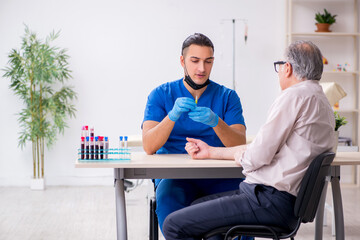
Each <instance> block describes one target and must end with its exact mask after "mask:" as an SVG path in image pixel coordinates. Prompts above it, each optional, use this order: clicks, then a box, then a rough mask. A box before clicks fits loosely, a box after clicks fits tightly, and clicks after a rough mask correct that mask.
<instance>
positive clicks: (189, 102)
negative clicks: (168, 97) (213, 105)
mask: <svg viewBox="0 0 360 240" xmlns="http://www.w3.org/2000/svg"><path fill="white" fill-rule="evenodd" d="M195 108H196V104H195V101H194V99H191V98H188V97H181V98H177V99H176V101H175V103H174V107H173V109H171V111H170V112H169V113H168V116H169V118H170V120H171V121H174V122H176V121H177V120H178V119H179V118H180V116H181V114H183V113H184V112H189V111H191V110H193V109H195Z"/></svg>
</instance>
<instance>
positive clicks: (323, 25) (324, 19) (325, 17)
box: [315, 8, 337, 32]
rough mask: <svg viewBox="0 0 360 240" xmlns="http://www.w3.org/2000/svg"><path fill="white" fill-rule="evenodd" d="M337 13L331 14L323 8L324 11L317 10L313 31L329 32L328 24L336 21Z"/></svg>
mask: <svg viewBox="0 0 360 240" xmlns="http://www.w3.org/2000/svg"><path fill="white" fill-rule="evenodd" d="M336 16H337V15H331V13H329V12H328V11H327V10H326V9H325V8H324V13H320V12H317V13H316V14H315V20H316V22H317V23H316V24H315V25H316V27H317V30H315V32H331V31H330V29H329V28H330V25H331V24H333V23H335V22H336Z"/></svg>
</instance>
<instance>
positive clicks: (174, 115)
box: [168, 109, 182, 122]
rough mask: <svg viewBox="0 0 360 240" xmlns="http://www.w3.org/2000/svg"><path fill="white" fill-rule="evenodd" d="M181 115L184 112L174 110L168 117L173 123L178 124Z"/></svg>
mask: <svg viewBox="0 0 360 240" xmlns="http://www.w3.org/2000/svg"><path fill="white" fill-rule="evenodd" d="M181 114H182V112H179V111H176V110H174V109H172V110H171V111H170V112H169V114H168V116H169V118H170V120H171V121H173V122H176V121H177V120H178V119H179V118H180V116H181Z"/></svg>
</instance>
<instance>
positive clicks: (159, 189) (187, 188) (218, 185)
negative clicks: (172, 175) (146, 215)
mask: <svg viewBox="0 0 360 240" xmlns="http://www.w3.org/2000/svg"><path fill="white" fill-rule="evenodd" d="M243 180H244V179H243V178H237V179H234V178H230V179H161V181H159V180H158V184H157V186H156V214H157V217H158V220H159V226H160V229H161V231H162V226H163V223H164V220H165V218H166V217H167V216H168V215H169V214H170V213H172V212H175V211H176V210H179V209H182V208H184V207H188V206H190V205H191V203H192V202H194V201H195V200H196V199H198V198H201V197H204V196H208V195H211V194H215V193H221V192H226V191H233V190H237V189H239V184H240V182H242V181H243Z"/></svg>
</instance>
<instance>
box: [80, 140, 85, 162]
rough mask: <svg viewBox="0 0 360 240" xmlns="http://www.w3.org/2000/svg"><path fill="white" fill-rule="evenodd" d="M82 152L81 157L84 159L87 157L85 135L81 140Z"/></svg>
mask: <svg viewBox="0 0 360 240" xmlns="http://www.w3.org/2000/svg"><path fill="white" fill-rule="evenodd" d="M80 152H81V158H80V159H84V158H85V156H84V155H85V154H84V153H85V137H81V142H80Z"/></svg>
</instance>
